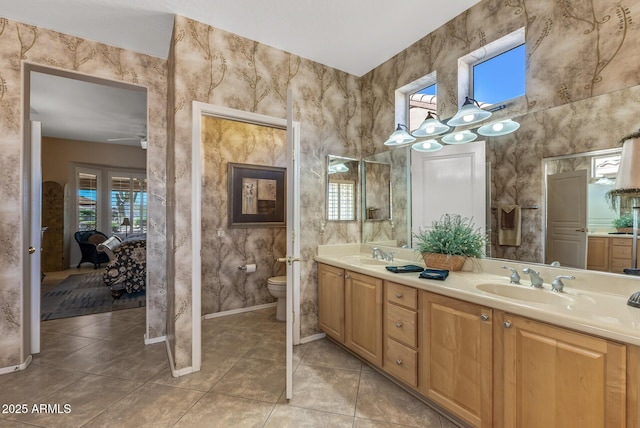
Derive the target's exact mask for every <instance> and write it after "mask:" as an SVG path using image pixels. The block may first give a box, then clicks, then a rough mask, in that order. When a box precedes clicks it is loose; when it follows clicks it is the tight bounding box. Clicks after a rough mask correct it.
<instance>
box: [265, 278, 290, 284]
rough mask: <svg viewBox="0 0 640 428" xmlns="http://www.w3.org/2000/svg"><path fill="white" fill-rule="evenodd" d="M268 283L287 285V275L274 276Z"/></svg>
mask: <svg viewBox="0 0 640 428" xmlns="http://www.w3.org/2000/svg"><path fill="white" fill-rule="evenodd" d="M267 284H270V285H287V277H286V276H274V277H271V278H269V279H268V280H267Z"/></svg>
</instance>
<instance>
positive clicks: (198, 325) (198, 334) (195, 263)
mask: <svg viewBox="0 0 640 428" xmlns="http://www.w3.org/2000/svg"><path fill="white" fill-rule="evenodd" d="M202 116H210V117H217V118H221V119H227V120H232V121H236V122H245V123H251V124H254V125H262V126H268V127H271V128H278V129H283V130H287V119H286V118H278V117H273V116H267V115H263V114H258V113H251V112H248V111H243V110H236V109H232V108H229V107H223V106H218V105H214V104H208V103H205V102H201V101H193V103H192V120H193V122H192V147H191V149H192V150H191V159H192V167H191V186H192V188H191V206H192V207H193V209H192V210H191V225H192V226H191V255H192V257H191V305H192V307H191V314H192V326H193V327H192V340H191V352H192V362H191V370H190V371H189V372H192V371H193V372H195V371H198V370H200V366H201V364H202V316H201V310H200V308H201V307H202V270H201V262H202V258H201V254H200V251H201V247H202V228H201V227H196V225H200V224H201V223H202V173H203V171H204V158H203V156H202V153H203V149H202V146H203V142H202ZM299 130H300V123H299V122H295V121H294V122H293V131H294V132H293V137H294V145H296V146H298V147H299V144H300V131H299ZM288 157H289V154H288V155H287V158H288ZM294 179H296V181H297V183H296V184H297V186H298V187H299V185H300V177H299V175H294ZM290 209H293V201H287V212H289V210H290ZM299 221H300V218H298V219H297V222H299ZM287 227H292V225H287ZM293 227H295V226H293ZM294 272H295V271H294ZM293 284H294V285H293V296H292V297H293V312H294V314H295V316H294V318H293V325H292V326H287V328H292V329H293V344H299V343H300V297H299V296H300V280H299V279H298V280H297V281H295V280H294V282H293ZM185 374H186V373H185Z"/></svg>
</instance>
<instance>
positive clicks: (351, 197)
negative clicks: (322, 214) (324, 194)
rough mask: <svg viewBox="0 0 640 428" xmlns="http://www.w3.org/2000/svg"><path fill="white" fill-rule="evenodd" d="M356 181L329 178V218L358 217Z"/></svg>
mask: <svg viewBox="0 0 640 428" xmlns="http://www.w3.org/2000/svg"><path fill="white" fill-rule="evenodd" d="M355 189H356V183H355V181H352V180H335V179H331V180H329V191H328V198H327V220H342V221H348V220H355V219H356V204H355V200H356V192H355Z"/></svg>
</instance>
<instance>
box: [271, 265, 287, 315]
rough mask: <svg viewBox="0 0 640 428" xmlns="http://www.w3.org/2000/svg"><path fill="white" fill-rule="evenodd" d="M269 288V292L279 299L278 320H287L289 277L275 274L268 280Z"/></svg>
mask: <svg viewBox="0 0 640 428" xmlns="http://www.w3.org/2000/svg"><path fill="white" fill-rule="evenodd" d="M267 288H268V289H269V293H271V295H272V296H273V297H275V298H276V299H278V306H277V308H276V319H277V320H278V321H286V320H287V277H286V276H274V277H272V278H269V279H268V280H267Z"/></svg>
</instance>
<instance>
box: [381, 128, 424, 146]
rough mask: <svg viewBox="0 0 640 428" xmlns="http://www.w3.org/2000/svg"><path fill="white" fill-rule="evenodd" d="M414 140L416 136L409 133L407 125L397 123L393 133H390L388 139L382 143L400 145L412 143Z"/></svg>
mask: <svg viewBox="0 0 640 428" xmlns="http://www.w3.org/2000/svg"><path fill="white" fill-rule="evenodd" d="M402 128H404V129H402ZM414 141H416V137H414V136H412V135H411V134H409V132H408V128H407V126H406V125H403V124H401V123H399V124H398V127H397V128H396V130H395V131H393V134H391V136H390V137H389V139H388V140H387V141H385V142H384V145H385V146H401V145H403V144H409V143H413V142H414Z"/></svg>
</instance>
